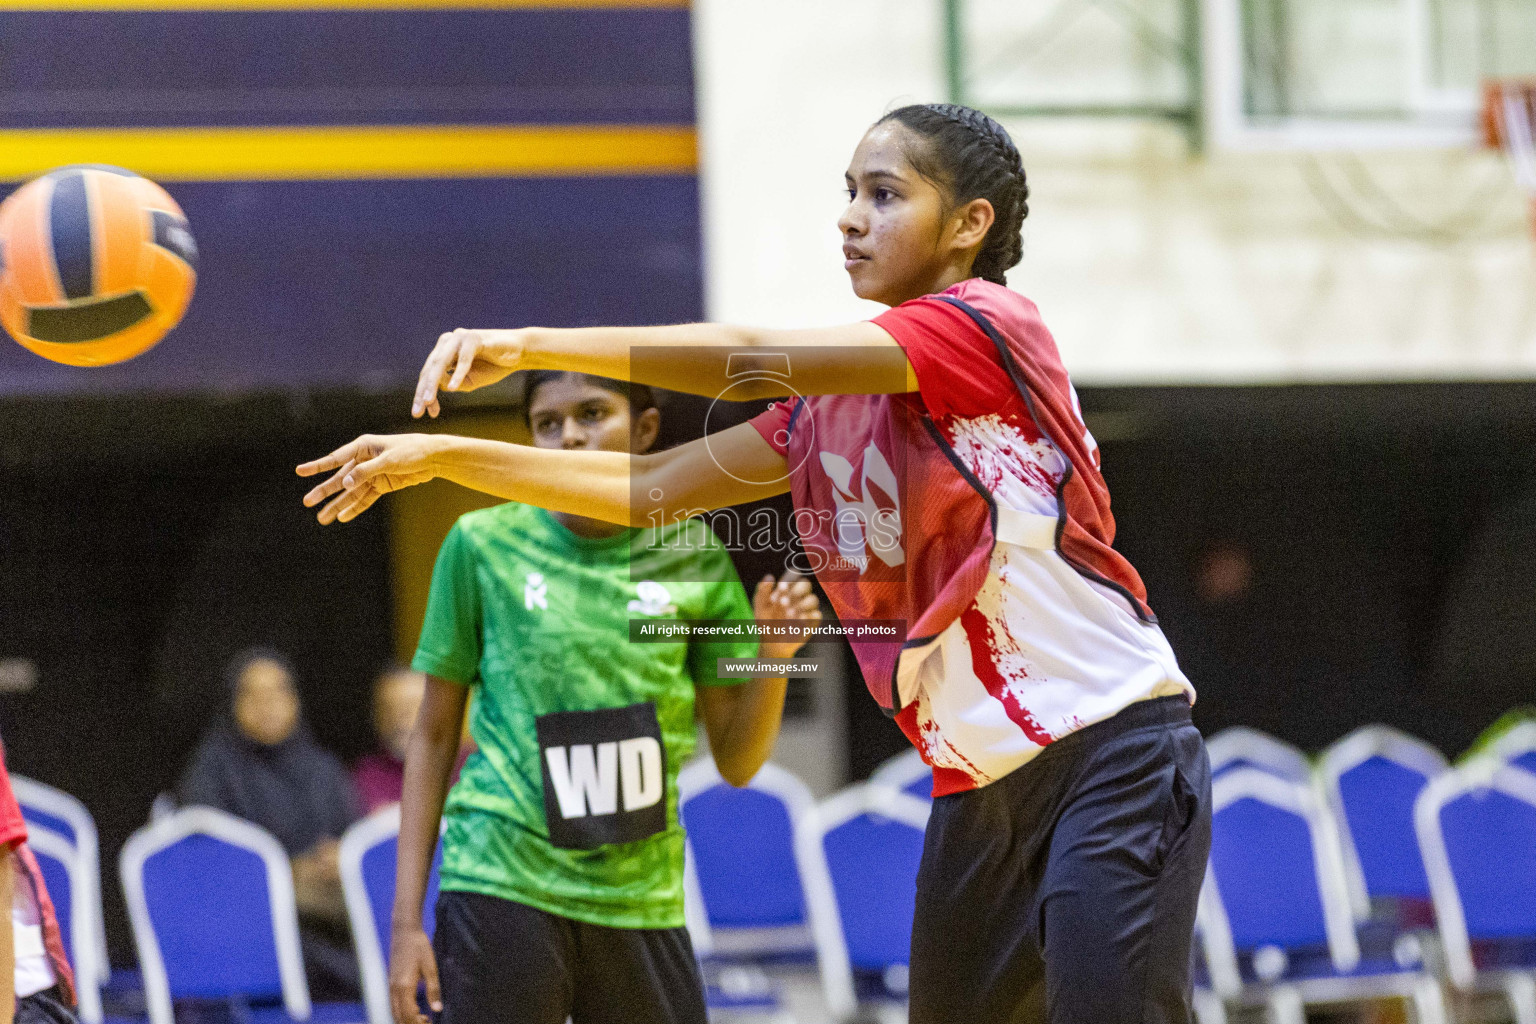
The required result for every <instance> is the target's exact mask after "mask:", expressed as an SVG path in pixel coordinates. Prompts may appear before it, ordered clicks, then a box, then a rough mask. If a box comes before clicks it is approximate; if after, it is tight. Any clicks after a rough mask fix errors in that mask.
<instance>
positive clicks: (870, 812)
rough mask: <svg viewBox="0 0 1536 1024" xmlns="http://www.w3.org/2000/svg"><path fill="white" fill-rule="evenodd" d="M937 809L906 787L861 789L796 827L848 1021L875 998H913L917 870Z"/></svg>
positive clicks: (821, 943) (829, 984)
mask: <svg viewBox="0 0 1536 1024" xmlns="http://www.w3.org/2000/svg"><path fill="white" fill-rule="evenodd" d="M931 806H932V804H931V803H930V802H929V801H927V800H919V799H918V798H916V797H913V796H912V795H910V794H908V793H903V792H902V791H901V790H899V789H891V788H889V787H886V786H879V785H874V784H869V785H860V786H853V787H850V788H849V789H845V790H843V791H842V792H841V793H839V794H837V795H836V796H834V797H832V798H830V799H829V800H826V801H825V802H823V803H821V804H819V805H818V806H817V807H816V808H815V809H813V810H812V811H811V813H810V814H808V815H807V816H806V817H805V818H804V819H803V820H802V821H801V822H800V825H799V827H798V828H797V829H796V837H795V839H796V844H795V849H796V854H797V856H798V858H799V863H800V874H801V877H802V878H804V879H805V884H806V897H807V900H808V902H809V908H810V914H811V928H812V932H813V934H814V936H815V940H816V955H817V960H818V962H819V963H820V966H821V981H822V990H823V992H824V994H825V998H826V1001H827V1006H828V1009H829V1010H830V1011H831V1013H832V1016H833V1018H834V1019H837V1020H841V1019H846V1018H847V1017H849V1016H851V1015H852V1014H854V1013H855V1012H856V1011H857V1010H858V1007H859V1004H860V1002H861V1001H867V1000H869V999H870V998H873V999H874V1000H879V1001H884V1002H890V1001H891V1000H892V999H896V1000H901V1001H904V1000H905V998H906V988H907V965H908V957H909V956H910V952H911V947H912V914H913V911H914V909H915V906H916V901H917V867H918V863H919V862H920V861H921V860H922V856H923V832H924V830H925V829H926V828H927V826H928V812H929V809H930V808H931ZM861 981H862V982H863V984H860V982H861ZM861 996H863V997H864V999H862V1000H861V998H860V997H861Z"/></svg>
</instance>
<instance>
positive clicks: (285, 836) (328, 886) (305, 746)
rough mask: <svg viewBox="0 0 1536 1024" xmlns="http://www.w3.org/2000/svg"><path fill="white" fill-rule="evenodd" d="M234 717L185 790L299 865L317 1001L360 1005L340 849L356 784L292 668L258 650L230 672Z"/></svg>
mask: <svg viewBox="0 0 1536 1024" xmlns="http://www.w3.org/2000/svg"><path fill="white" fill-rule="evenodd" d="M224 681H225V685H226V687H227V691H228V694H229V702H230V704H229V710H228V712H227V713H226V714H224V715H223V716H222V717H221V718H220V719H219V720H218V721H217V722H215V723H214V725H213V726H212V728H210V729H209V730H208V732H207V734H206V735H204V737H203V740H202V743H201V744H200V745H199V746H198V748H197V753H196V754H195V755H194V756H193V758H192V763H191V764H190V765H188V766H187V770H186V772H185V773H184V774H183V775H182V777H181V782H180V785H179V787H178V790H179V793H178V795H179V797H180V800H181V803H183V804H203V805H206V806H208V807H216V808H218V809H219V810H222V811H228V812H229V813H230V814H234V815H236V816H238V817H241V818H244V819H245V820H246V821H249V822H252V823H254V824H257V825H260V826H261V827H262V828H264V829H266V830H267V831H268V832H271V833H272V834H273V835H274V836H276V837H277V841H278V842H280V843H281V844H282V845H283V848H284V849H285V850H287V851H288V856H289V857H290V858H291V859H292V861H293V883H294V893H295V896H296V898H297V902H298V909H299V923H300V928H301V937H302V939H303V943H304V965H305V972H306V974H308V975H309V978H310V989H311V994H312V995H313V996H314V997H315V998H316V999H320V1000H346V999H356V998H357V993H358V973H357V963H356V960H355V959H354V958H353V955H352V943H351V938H350V935H349V932H348V929H347V913H346V905H345V903H344V902H343V899H342V894H341V873H340V871H339V869H338V862H337V853H338V850H339V844H338V840H339V839H340V837H341V834H342V833H343V832H345V831H346V829H347V826H348V825H350V824H352V822H353V821H355V820H356V819H357V810H356V806H355V803H354V799H353V793H352V785H351V781H350V780H349V779H348V778H347V773H346V770H345V769H344V768H343V767H342V765H341V762H340V761H338V760H337V759H336V758H335V756H333V755H332V754H331V753H330V752H329V751H327V750H325V749H324V748H322V747H321V746H320V745H319V744H318V743H316V742H315V741H314V739H313V738H312V737H311V736H310V734H309V730H308V729H307V728H306V727H305V725H304V723H303V721H302V719H301V718H300V715H299V711H300V708H299V695H298V691H297V689H296V688H295V683H294V672H293V668H292V666H291V665H290V664H289V663H288V660H287V659H286V658H285V657H283V655H281V654H279V653H278V652H276V651H272V650H267V649H263V648H252V649H251V650H248V651H244V652H242V653H241V654H239V655H236V656H235V658H234V659H233V660H231V661H230V663H229V666H228V667H227V668H226V669H225V674H224Z"/></svg>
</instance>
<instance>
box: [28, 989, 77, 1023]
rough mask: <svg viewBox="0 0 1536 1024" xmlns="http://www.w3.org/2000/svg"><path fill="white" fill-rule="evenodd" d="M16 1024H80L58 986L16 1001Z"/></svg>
mask: <svg viewBox="0 0 1536 1024" xmlns="http://www.w3.org/2000/svg"><path fill="white" fill-rule="evenodd" d="M16 1024H80V1018H79V1017H76V1016H75V1011H74V1010H73V1009H71V1008H70V1007H69V1006H67V1005H65V1003H64V1000H63V993H62V992H60V991H59V989H58V986H57V985H55V986H54V987H53V988H49V989H44V990H43V991H41V992H34V993H33V994H32V995H30V996H22V997H21V998H20V999H18V1000H16Z"/></svg>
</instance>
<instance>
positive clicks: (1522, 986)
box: [1500, 974, 1536, 1024]
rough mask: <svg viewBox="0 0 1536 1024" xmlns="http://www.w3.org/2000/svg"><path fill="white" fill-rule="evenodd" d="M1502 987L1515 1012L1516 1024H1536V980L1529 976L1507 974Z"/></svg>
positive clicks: (1501, 980) (1501, 984)
mask: <svg viewBox="0 0 1536 1024" xmlns="http://www.w3.org/2000/svg"><path fill="white" fill-rule="evenodd" d="M1500 987H1502V988H1503V989H1504V996H1505V998H1507V999H1508V1000H1509V1006H1510V1009H1512V1010H1513V1011H1514V1012H1515V1024H1536V978H1533V977H1532V976H1531V975H1529V974H1507V975H1505V976H1504V977H1503V978H1501V979H1500Z"/></svg>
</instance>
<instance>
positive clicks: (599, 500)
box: [299, 104, 1210, 1024]
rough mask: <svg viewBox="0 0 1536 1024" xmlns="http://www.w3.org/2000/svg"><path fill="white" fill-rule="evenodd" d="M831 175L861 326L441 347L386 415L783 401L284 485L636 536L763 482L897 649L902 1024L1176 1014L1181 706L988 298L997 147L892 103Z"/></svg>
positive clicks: (1057, 399)
mask: <svg viewBox="0 0 1536 1024" xmlns="http://www.w3.org/2000/svg"><path fill="white" fill-rule="evenodd" d="M847 184H848V191H849V200H850V201H849V205H848V208H847V211H846V212H845V213H844V214H843V216H842V218H841V220H840V222H839V228H840V229H841V231H842V234H843V239H844V246H843V250H844V256H845V258H846V260H845V264H844V265H845V268H846V269H847V272H848V274H849V277H850V278H851V280H852V283H853V288H854V291H855V293H856V294H858V295H859V296H860V297H862V298H868V299H874V300H876V301H878V302H881V303H883V304H885V305H887V306H890V307H892V308H891V310H890V311H889V312H887V313H884V314H882V315H881V316H879V317H877V318H875V319H874V320H872V321H869V322H865V323H859V324H853V325H849V326H846V327H839V328H826V329H813V330H795V331H773V330H754V329H750V328H740V327H727V326H722V325H716V324H695V325H689V326H681V327H655V328H591V329H582V330H546V329H541V328H525V329H519V330H510V331H462V330H461V331H454V332H450V333H449V334H445V335H444V336H443V337H442V338H441V339H440V340H439V342H438V345H437V347H436V349H435V350H434V351H433V353H432V355H431V357H430V358H429V359H428V360H427V363H426V366H425V367H424V368H423V371H422V375H421V380H420V384H419V386H418V390H417V394H416V401H415V406H414V409H413V413H414V414H415V415H418V416H419V415H422V414H424V413H430V414H431V415H433V416H436V415H437V414H438V412H439V406H438V400H437V395H438V392H439V390H440V389H446V390H450V391H458V390H470V389H473V388H477V387H481V386H483V385H485V384H489V383H492V382H494V381H497V380H500V379H501V378H503V377H505V376H506V375H507V374H508V373H511V372H512V371H514V370H517V369H538V368H549V369H563V370H573V371H578V372H584V373H591V374H598V375H603V376H612V377H628V378H630V379H633V380H636V381H640V382H642V383H646V384H651V385H656V386H660V387H665V388H671V389H674V390H679V391H688V392H692V393H695V394H703V395H719V394H722V393H725V392H728V394H726V395H725V397H729V398H733V399H750V398H760V397H770V396H773V395H781V394H784V393H786V391H789V390H793V392H794V393H795V394H796V395H798V396H803V397H798V398H796V399H795V400H793V401H790V402H783V403H779V404H776V405H774V406H772V407H770V408H769V410H768V411H767V412H766V413H764V414H762V415H760V416H758V417H757V418H756V419H754V420H753V421H751V422H750V423H747V424H742V425H741V426H738V427H734V428H732V429H729V430H725V431H721V432H720V433H718V434H714V435H711V436H709V437H708V438H707V439H700V440H698V441H695V442H692V443H690V444H686V445H682V446H680V447H678V448H674V449H671V450H669V451H665V452H661V453H657V454H654V455H646V456H641V457H638V458H628V457H625V456H623V455H619V454H612V453H599V452H558V451H547V450H543V451H541V450H537V449H532V448H521V447H516V446H511V445H504V444H498V443H495V442H489V441H480V440H473V439H466V438H458V437H449V436H445V435H403V436H392V437H375V436H365V437H362V438H359V439H358V440H356V441H354V442H352V443H351V444H349V445H346V446H345V447H343V448H341V449H338V450H337V451H336V452H333V453H332V454H331V455H329V456H327V457H326V458H323V459H320V460H317V461H315V462H312V463H308V464H306V465H304V466H301V467H299V472H300V473H301V474H303V475H313V474H317V473H322V472H325V471H328V470H334V471H335V472H334V474H333V475H332V476H331V477H330V478H329V479H327V480H325V481H324V482H323V483H322V484H320V485H319V486H317V487H316V488H314V489H313V490H312V491H311V492H310V493H309V494H308V495H307V496H306V497H305V502H306V504H309V505H315V504H319V503H320V502H323V501H327V499H329V501H327V503H326V504H325V505H324V507H323V508H322V509H321V511H320V520H321V521H322V522H332V521H335V520H338V519H340V520H343V521H345V520H349V519H351V518H353V517H355V516H357V515H358V514H360V513H361V512H362V511H364V510H365V509H367V508H368V507H369V506H370V505H371V504H372V503H373V502H374V501H376V500H377V499H378V497H379V496H380V495H382V494H385V493H388V492H389V491H392V490H396V489H399V488H401V487H405V486H409V485H411V484H415V483H420V482H423V481H425V480H428V479H431V478H433V477H435V476H441V477H445V478H447V479H451V480H455V481H457V482H459V483H461V484H464V485H466V486H469V487H474V488H476V489H479V490H483V491H487V492H489V493H492V494H496V495H499V496H502V497H506V498H511V499H514V500H518V501H523V502H528V503H532V504H536V505H542V506H545V507H547V508H549V509H552V510H555V511H562V512H570V513H575V514H579V515H585V516H591V517H594V518H599V519H605V520H608V521H611V522H616V523H634V524H640V525H644V524H647V523H651V522H654V521H656V519H657V518H659V517H664V516H672V515H688V514H692V513H693V512H695V511H697V510H700V509H708V508H719V507H722V506H726V505H734V504H740V503H744V502H749V501H753V500H755V499H758V498H762V497H767V496H770V495H774V494H780V493H783V492H785V491H792V492H793V495H794V498H795V505H796V520H795V525H796V528H797V529H798V530H799V531H800V536H801V541H802V544H803V546H804V548H805V552H806V557H807V560H808V563H809V564H808V568H810V569H812V570H813V571H814V572H815V573H816V575H817V578H818V580H819V581H820V582H821V583H822V585H823V588H824V589H825V590H826V592H827V595H828V597H829V598H830V600H831V601H832V603H833V606H834V608H835V610H836V611H837V613H838V616H839V618H840V619H842V620H843V621H844V623H845V624H846V623H849V622H851V621H852V620H859V619H884V620H897V621H900V622H902V623H903V624H904V627H905V635H904V637H902V638H900V639H902V640H903V642H902V643H900V644H892V643H888V642H864V641H855V642H854V643H853V648H854V653H855V655H856V657H857V659H858V662H859V666H860V669H861V671H862V673H863V675H864V679H865V681H866V683H867V684H868V686H869V689H870V691H871V693H872V694H873V695H874V697H875V699H876V700H877V701H879V702H880V704H881V706H882V707H884V708H885V709H886V710H887V711H888V712H889V713H891V714H893V715H895V716H896V718H897V721H898V723H899V724H900V725H901V727H902V729H903V730H904V731H905V732H906V734H907V735H908V737H909V738H910V739H911V740H912V742H913V743H914V744H915V745H916V746H917V748H918V749H919V750H920V751H921V752H922V755H923V757H924V759H925V760H927V761H928V762H929V763H930V764H931V765H933V768H934V787H935V788H934V792H935V801H934V808H933V814H932V817H931V819H930V822H929V826H928V835H927V840H926V843H925V846H924V854H923V863H922V868H921V871H920V874H919V877H918V899H917V910H916V917H915V920H914V923H913V937H912V960H911V976H910V977H911V982H910V984H911V1020H912V1021H913V1024H940V1022H949V1021H954V1022H960V1021H965V1022H972V1021H989V1022H991V1021H998V1022H1007V1021H1016V1020H1017V1021H1022V1020H1034V1019H1049V1020H1051V1021H1084V1022H1088V1021H1092V1022H1095V1024H1106V1022H1120V1021H1125V1022H1130V1021H1186V1020H1189V1019H1191V1016H1192V1014H1191V1009H1190V975H1189V971H1190V966H1189V965H1190V943H1191V933H1192V930H1193V925H1194V916H1195V905H1196V901H1197V898H1198V894H1199V890H1200V885H1201V881H1202V879H1203V876H1204V870H1205V861H1206V855H1207V852H1208V849H1209V843H1210V781H1209V768H1208V764H1207V762H1206V758H1205V750H1204V746H1203V744H1202V743H1201V740H1200V736H1199V733H1198V732H1197V731H1196V730H1195V729H1194V726H1193V725H1192V723H1191V721H1190V717H1189V706H1190V704H1191V703H1192V701H1193V699H1194V693H1193V690H1192V688H1191V687H1190V685H1189V682H1188V680H1187V679H1186V678H1185V677H1184V675H1183V673H1182V672H1181V671H1180V670H1179V667H1178V664H1177V660H1176V659H1175V658H1174V656H1173V653H1172V651H1171V650H1170V649H1169V647H1168V644H1167V642H1166V641H1165V640H1164V638H1163V635H1162V632H1161V630H1160V629H1159V628H1158V627H1157V624H1156V620H1155V618H1154V617H1153V615H1152V612H1151V609H1150V608H1149V607H1148V605H1147V601H1146V592H1145V589H1144V588H1143V586H1142V584H1141V580H1140V578H1139V577H1138V576H1137V574H1136V571H1135V569H1134V568H1132V567H1131V565H1130V564H1129V563H1128V562H1127V561H1126V560H1125V559H1124V558H1123V557H1121V556H1120V555H1119V554H1118V553H1117V552H1116V551H1115V550H1114V548H1113V547H1112V543H1113V540H1114V519H1113V517H1112V515H1111V514H1110V508H1109V492H1108V488H1107V486H1106V484H1105V482H1104V479H1103V477H1102V475H1101V474H1100V472H1099V457H1098V449H1097V445H1096V444H1095V443H1094V440H1093V438H1092V436H1091V435H1090V434H1089V432H1088V430H1087V428H1086V427H1085V426H1084V424H1083V422H1082V420H1081V416H1080V412H1079V409H1078V405H1077V397H1076V394H1075V392H1074V391H1073V389H1072V385H1071V382H1070V380H1069V379H1068V377H1067V374H1066V371H1065V368H1064V367H1063V366H1062V363H1061V357H1060V355H1059V353H1058V352H1057V349H1056V345H1055V342H1054V340H1053V339H1052V338H1051V336H1050V333H1049V332H1048V331H1047V330H1046V328H1045V325H1044V324H1043V322H1042V321H1041V319H1040V315H1039V312H1038V310H1037V309H1036V308H1035V307H1034V305H1033V304H1032V303H1030V302H1029V301H1028V300H1027V299H1025V298H1023V297H1022V296H1020V295H1018V294H1017V293H1015V292H1012V291H1010V290H1008V289H1007V288H1006V287H1005V286H1004V285H1005V278H1004V274H1005V272H1006V271H1007V270H1008V268H1010V267H1012V266H1013V265H1014V264H1016V263H1017V262H1018V261H1019V259H1020V256H1021V242H1020V236H1019V233H1020V226H1021V224H1022V222H1023V219H1024V217H1025V216H1026V214H1027V212H1028V205H1027V199H1028V195H1029V190H1028V186H1027V183H1026V180H1025V175H1024V169H1023V166H1022V163H1021V161H1020V158H1019V154H1018V151H1017V149H1016V148H1015V147H1014V145H1013V143H1012V141H1011V140H1010V139H1009V137H1008V135H1007V133H1006V132H1005V131H1004V130H1003V128H1002V127H1001V126H1000V125H998V124H997V123H996V122H995V121H993V120H992V119H990V118H988V117H986V116H985V115H984V114H981V113H980V112H978V111H975V110H971V109H969V108H966V107H959V106H953V105H948V104H934V105H925V106H912V107H904V108H902V109H900V110H897V111H895V112H893V113H891V114H889V115H887V116H886V117H884V118H882V119H881V120H880V121H879V122H878V123H876V124H875V125H874V127H872V128H871V129H870V130H869V132H868V133H866V135H865V136H864V138H863V140H862V141H861V142H860V143H859V146H858V148H857V150H856V151H855V152H854V155H853V159H852V162H851V164H850V166H849V169H848V172H847ZM744 369H746V370H752V371H756V372H752V373H749V374H746V375H745V377H744V375H743V370H744ZM786 374H787V376H786ZM786 382H787V384H788V386H786ZM877 639H878V638H877Z"/></svg>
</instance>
